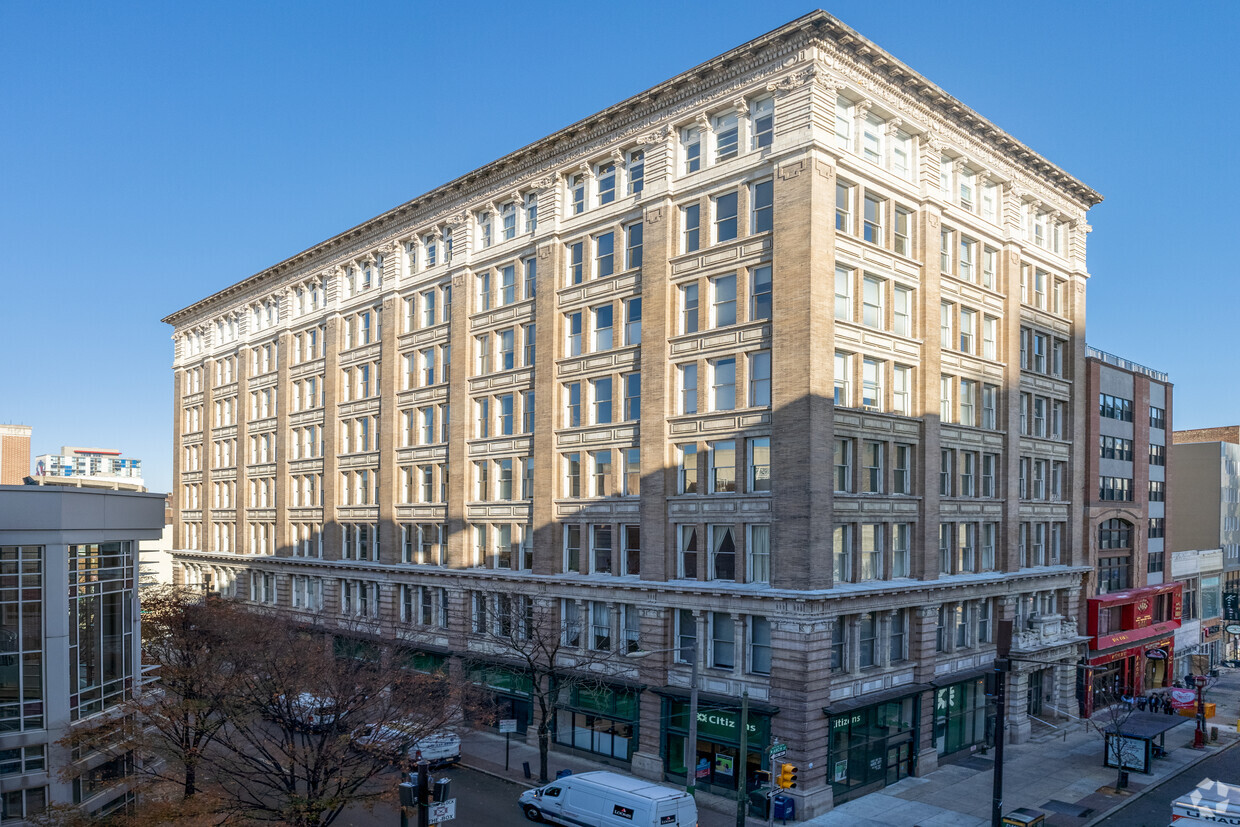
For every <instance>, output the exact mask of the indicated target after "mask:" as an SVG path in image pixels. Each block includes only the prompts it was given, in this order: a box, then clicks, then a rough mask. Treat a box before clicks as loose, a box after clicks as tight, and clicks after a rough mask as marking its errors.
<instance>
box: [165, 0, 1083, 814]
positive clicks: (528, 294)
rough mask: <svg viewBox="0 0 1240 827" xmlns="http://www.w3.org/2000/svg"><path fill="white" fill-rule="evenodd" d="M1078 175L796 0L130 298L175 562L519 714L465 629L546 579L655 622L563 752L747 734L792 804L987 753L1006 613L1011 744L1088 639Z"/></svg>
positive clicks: (642, 765)
mask: <svg viewBox="0 0 1240 827" xmlns="http://www.w3.org/2000/svg"><path fill="white" fill-rule="evenodd" d="M1099 200H1100V196H1099V195H1098V194H1097V193H1095V192H1094V191H1093V190H1091V189H1089V188H1088V187H1087V186H1085V185H1084V184H1082V183H1081V182H1079V181H1077V180H1076V179H1074V178H1072V177H1071V176H1070V175H1068V174H1066V173H1065V172H1063V171H1062V170H1060V169H1058V168H1057V167H1055V166H1054V165H1053V164H1051V163H1050V162H1048V161H1046V160H1044V159H1042V158H1040V157H1039V156H1037V155H1036V153H1034V152H1033V151H1032V150H1030V149H1029V148H1027V147H1025V146H1023V145H1021V144H1020V143H1019V142H1018V141H1016V140H1015V139H1014V138H1012V137H1011V136H1009V135H1007V134H1005V133H1003V132H1002V131H1001V130H999V129H998V128H997V127H995V126H993V125H991V124H989V123H988V122H987V121H986V120H985V119H984V118H983V117H982V116H981V115H978V114H977V113H974V112H972V111H971V110H969V109H968V108H967V107H965V106H964V105H963V104H961V103H959V102H958V101H955V100H954V99H952V98H951V97H950V96H948V95H947V93H945V92H943V91H942V90H941V89H939V88H938V87H936V86H934V85H933V84H931V83H929V82H928V81H926V80H925V79H924V78H922V77H921V76H920V75H918V74H917V73H916V72H915V71H914V70H912V69H911V68H909V67H907V66H905V65H904V64H902V63H901V62H900V61H899V60H898V59H896V58H895V57H894V56H892V55H890V54H888V53H886V52H884V51H883V50H882V49H880V48H879V47H877V46H876V45H874V44H873V43H871V42H870V41H868V40H866V39H865V38H864V37H863V36H862V35H860V34H859V33H857V32H855V31H853V30H851V29H849V28H847V27H846V26H844V25H843V24H841V23H840V22H839V21H838V20H836V19H834V18H833V17H831V16H830V15H827V14H825V13H822V12H814V13H812V14H809V15H807V16H805V17H803V18H801V19H799V20H797V21H795V22H793V23H791V24H789V25H787V26H784V27H782V28H780V29H778V30H776V31H774V32H771V33H769V34H767V35H763V36H762V37H760V38H758V39H757V40H754V41H752V42H751V43H748V44H745V45H744V46H741V47H739V48H737V49H735V50H732V51H730V52H728V53H727V54H725V55H722V56H720V57H718V58H715V59H712V60H711V61H708V62H707V63H705V64H703V65H701V66H699V67H697V68H695V69H692V70H690V71H688V72H686V73H684V74H682V75H680V76H678V77H676V78H674V79H672V80H669V81H667V82H665V83H662V84H660V85H659V86H657V87H655V88H654V89H652V90H649V91H647V92H643V93H641V94H639V95H637V96H635V97H633V98H631V99H629V100H627V101H624V102H622V103H620V104H617V105H616V106H613V107H611V108H609V109H608V110H606V111H605V112H603V113H600V114H598V115H595V116H591V117H589V118H587V119H585V120H583V121H581V122H579V123H577V124H575V125H573V126H571V127H569V128H568V129H565V130H563V131H561V132H558V133H556V134H554V135H551V136H549V137H547V138H545V139H542V140H540V141H537V142H535V143H533V144H531V145H530V146H529V147H527V148H525V149H522V150H519V151H517V152H515V153H513V154H512V155H510V156H507V157H505V158H503V159H501V160H500V161H496V162H494V163H492V164H489V165H487V166H485V167H483V168H481V169H479V170H476V171H474V172H471V173H468V174H467V175H465V176H463V177H462V178H461V179H459V180H457V181H455V182H451V183H449V184H446V185H444V186H442V187H440V188H437V189H436V190H434V191H432V192H430V193H428V194H426V195H424V196H420V197H418V198H417V199H415V200H413V201H411V202H409V203H407V204H405V205H402V206H400V207H397V208H396V209H393V210H391V211H390V212H388V213H385V214H383V215H381V216H378V217H376V218H374V219H372V220H370V221H367V222H366V223H364V224H363V225H361V226H359V227H356V228H354V229H351V230H348V231H347V232H345V233H342V234H341V235H339V236H336V237H334V238H332V239H328V240H325V241H324V242H322V243H320V244H317V245H315V247H314V248H313V249H310V250H307V251H306V252H304V253H300V254H298V255H296V256H294V257H293V258H290V259H289V260H288V261H285V262H283V263H281V264H279V265H276V266H275V267H272V268H270V269H268V270H264V271H262V272H260V273H258V274H256V275H254V276H251V277H249V278H246V279H244V280H242V281H240V282H239V283H236V284H232V285H230V286H224V287H223V288H222V289H221V290H220V291H219V292H217V293H215V294H214V295H211V296H208V297H206V298H204V299H202V300H201V301H199V302H196V303H195V304H193V305H192V306H189V307H186V308H184V309H182V310H179V311H177V312H176V313H173V314H172V315H170V316H169V317H168V318H167V319H165V321H166V322H168V323H169V324H171V325H172V327H173V341H174V345H175V352H174V374H173V380H174V384H173V394H174V403H175V422H174V434H175V450H174V458H173V459H174V481H175V490H174V496H175V497H176V503H177V507H176V516H175V537H176V545H177V548H176V550H175V552H174V561H175V566H176V576H177V577H178V579H179V580H180V582H183V583H187V584H193V585H197V586H201V587H204V588H209V589H211V590H213V591H218V592H222V593H224V594H226V595H229V596H233V597H236V598H238V599H243V600H250V601H253V602H255V603H259V604H268V605H278V606H281V607H284V608H285V609H287V610H289V611H293V612H299V613H302V614H304V616H305V617H307V618H308V619H310V618H313V619H315V621H316V622H319V623H322V624H325V625H328V626H331V625H332V624H335V625H336V626H337V628H338V634H340V635H341V636H347V635H360V634H366V635H369V636H370V637H371V638H373V639H377V640H380V641H383V642H385V643H386V644H388V645H391V646H394V647H397V646H398V647H402V648H406V649H408V650H411V651H412V652H413V653H414V654H415V657H416V658H418V659H419V662H422V663H435V664H441V665H442V666H443V667H444V668H446V669H449V670H450V671H451V672H453V673H454V674H457V675H459V676H460V677H461V679H462V680H471V681H473V682H475V683H477V684H479V685H480V686H483V687H485V688H486V690H487V691H488V692H491V693H492V694H493V695H494V696H495V698H496V700H497V701H498V702H500V703H501V704H503V705H504V707H505V709H506V710H508V714H506V715H505V716H504V717H512V718H515V719H517V720H518V729H519V732H520V733H526V732H527V727H528V731H529V732H530V733H533V728H532V727H529V724H530V722H531V720H532V719H531V703H532V700H531V697H530V694H529V691H528V689H527V688H525V687H527V685H528V684H527V676H523V675H522V674H520V673H519V672H518V673H514V672H513V671H512V669H511V664H505V663H502V662H499V661H497V660H495V659H492V658H489V657H488V654H487V653H488V649H487V643H486V641H485V639H484V635H485V633H486V632H487V631H488V630H492V629H494V628H496V627H497V624H498V625H499V627H500V628H502V627H503V624H505V623H507V622H508V620H507V618H508V616H509V609H508V608H507V607H511V606H513V605H521V603H520V601H534V600H537V601H540V602H541V603H544V604H545V605H548V606H551V607H553V608H554V610H555V611H556V613H557V614H558V616H559V622H560V623H561V624H562V632H563V635H564V641H565V644H566V645H567V646H569V648H570V649H572V650H574V651H576V650H580V651H587V650H594V651H596V652H597V651H617V650H618V651H619V652H627V651H630V650H634V649H642V650H646V651H649V652H651V653H652V656H651V657H646V658H643V659H641V660H640V661H633V660H630V659H626V658H620V657H617V658H616V659H615V662H614V670H613V671H612V672H611V673H609V674H608V676H607V677H606V678H605V679H604V680H603V683H604V684H606V685H605V686H604V687H602V688H601V689H600V690H599V691H598V692H596V693H593V694H592V695H591V696H590V697H588V698H587V697H576V696H574V697H568V695H569V694H571V693H566V694H565V697H563V698H561V699H560V703H561V706H560V708H559V709H558V711H557V717H556V725H555V732H554V733H553V738H554V741H555V744H556V746H557V748H558V749H565V750H577V751H582V752H586V753H589V754H592V755H601V756H604V757H605V758H606V759H607V760H610V761H613V762H616V763H618V764H620V765H622V766H625V767H628V768H631V769H632V770H633V771H634V772H635V773H638V774H640V775H644V776H648V777H654V778H660V779H666V780H669V781H676V782H680V783H684V781H685V778H686V773H688V772H692V773H694V774H695V776H696V777H697V784H698V786H699V788H700V789H701V790H703V791H704V792H706V793H711V792H713V793H719V794H721V795H727V796H732V795H734V794H735V790H736V788H737V786H738V783H740V782H742V781H743V782H746V783H751V782H754V781H755V780H756V773H757V772H758V771H759V770H760V769H767V768H768V767H767V759H766V757H765V755H766V753H764V751H763V750H764V747H765V746H767V745H768V744H769V743H770V740H771V738H772V737H777V738H778V739H779V740H780V741H782V742H784V743H786V744H788V751H789V752H788V754H789V760H792V761H794V762H797V763H798V764H799V765H800V767H801V776H800V778H801V780H800V782H799V786H798V789H797V790H795V791H793V792H792V795H794V796H795V797H796V799H797V802H798V803H797V811H798V813H799V814H807V815H812V814H814V813H816V812H821V811H823V810H825V809H828V808H829V807H830V806H832V803H833V802H840V801H844V800H847V799H849V798H853V797H856V796H858V795H861V794H864V793H865V792H868V791H871V790H874V789H876V788H879V787H882V786H883V785H885V784H887V783H892V782H894V781H896V780H898V779H899V778H903V777H905V776H908V775H910V774H923V773H925V772H928V771H930V770H932V769H933V768H934V767H935V766H937V765H938V763H939V762H940V760H942V761H950V760H955V759H959V758H964V757H967V756H968V755H969V754H971V753H972V752H973V751H975V750H977V749H978V748H980V747H981V746H983V745H985V744H987V743H989V742H990V741H991V740H992V739H993V720H994V719H993V705H992V704H991V701H990V698H991V697H992V695H993V686H992V680H993V677H994V676H993V661H994V654H995V642H994V638H995V629H996V625H997V623H996V621H998V620H1000V619H1008V620H1012V621H1014V622H1015V624H1016V636H1015V637H1016V639H1015V641H1014V648H1015V651H1016V653H1019V654H1021V655H1022V656H1023V657H1024V658H1025V659H1024V660H1022V661H1020V662H1018V663H1017V664H1016V666H1015V667H1014V669H1015V671H1014V672H1013V674H1012V677H1011V682H1010V684H1009V687H1010V688H1009V692H1010V694H1009V697H1010V698H1011V709H1010V712H1009V713H1008V721H1009V722H1010V731H1009V737H1010V738H1012V739H1014V740H1022V739H1024V738H1027V737H1028V736H1029V734H1030V730H1031V727H1032V725H1033V721H1034V718H1037V717H1053V716H1055V715H1059V714H1063V710H1064V709H1065V708H1069V709H1070V708H1071V707H1072V705H1073V693H1074V685H1075V681H1076V675H1077V671H1078V670H1077V663H1078V661H1079V659H1080V658H1081V657H1082V656H1083V655H1084V645H1083V643H1084V640H1085V638H1084V635H1083V634H1082V633H1081V632H1082V630H1080V629H1078V627H1077V624H1076V620H1075V617H1074V616H1075V615H1076V614H1077V612H1078V607H1079V606H1080V605H1081V602H1082V598H1083V586H1084V581H1085V575H1086V574H1087V573H1088V572H1090V571H1091V557H1090V546H1089V543H1088V542H1086V541H1084V540H1083V538H1082V529H1083V526H1084V524H1085V520H1084V515H1083V512H1082V506H1083V504H1084V489H1085V487H1086V474H1085V468H1086V449H1087V448H1088V449H1089V451H1090V452H1092V451H1093V450H1095V449H1094V448H1093V446H1087V444H1086V442H1085V441H1084V440H1083V439H1082V438H1081V437H1082V435H1083V434H1084V433H1085V418H1086V411H1087V410H1088V409H1089V408H1091V407H1092V405H1093V400H1092V399H1090V398H1089V397H1088V396H1087V395H1086V394H1085V387H1086V379H1085V344H1084V325H1085V315H1084V314H1085V301H1084V298H1085V289H1086V280H1087V268H1086V262H1085V247H1086V236H1087V233H1088V230H1089V227H1088V225H1087V223H1086V213H1087V211H1088V209H1089V208H1090V207H1091V206H1092V205H1094V204H1095V203H1097V202H1098V201H1099ZM827 288H831V289H830V290H828V289H827ZM1088 482H1089V485H1090V486H1091V487H1092V486H1093V485H1094V482H1095V481H1094V480H1089V481H1088ZM514 601H515V602H514ZM690 659H695V660H696V664H697V666H698V668H699V670H700V675H701V678H700V689H701V690H702V697H703V698H704V699H705V700H704V702H703V704H704V705H703V706H702V711H701V713H700V717H699V726H698V728H697V734H698V738H697V743H692V744H690V743H687V741H688V738H687V736H688V733H687V730H686V728H685V723H686V719H687V712H686V703H687V697H688V694H689V685H690V681H691V675H692V674H693V673H694V670H693V669H692V667H691V665H690ZM743 693H747V694H748V697H749V699H750V704H749V709H750V729H751V734H750V736H749V737H748V739H747V748H746V749H747V753H748V754H746V755H742V754H741V742H740V740H739V738H738V734H739V732H740V726H739V722H738V715H737V712H736V709H737V707H738V706H739V704H740V699H741V697H742V694H743ZM702 716H704V717H702ZM531 737H532V736H531ZM733 768H735V770H734V769H733ZM738 779H739V781H738Z"/></svg>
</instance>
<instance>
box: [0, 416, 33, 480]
mask: <svg viewBox="0 0 1240 827" xmlns="http://www.w3.org/2000/svg"><path fill="white" fill-rule="evenodd" d="M32 430H33V429H32V428H31V427H30V426H29V425H0V485H21V484H22V480H24V479H26V477H27V476H28V475H29V474H30V434H31V432H32Z"/></svg>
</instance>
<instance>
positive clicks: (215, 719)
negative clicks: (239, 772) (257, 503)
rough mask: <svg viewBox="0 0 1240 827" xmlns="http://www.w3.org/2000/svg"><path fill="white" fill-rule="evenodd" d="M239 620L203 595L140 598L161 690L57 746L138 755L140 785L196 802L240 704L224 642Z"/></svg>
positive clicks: (161, 591) (162, 593) (73, 772)
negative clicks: (203, 773) (171, 790)
mask: <svg viewBox="0 0 1240 827" xmlns="http://www.w3.org/2000/svg"><path fill="white" fill-rule="evenodd" d="M241 620H243V618H242V615H241V610H240V609H239V608H237V607H235V606H233V605H231V604H228V603H224V602H221V601H219V600H218V599H216V598H207V597H204V596H203V595H202V593H201V592H194V591H190V590H186V589H180V588H175V587H161V588H157V589H154V590H151V591H144V592H143V595H142V649H143V664H144V665H145V666H147V667H151V668H152V674H153V676H155V677H156V678H157V679H158V683H157V684H151V685H149V686H147V687H146V688H145V690H146V691H140V692H135V694H134V695H133V696H132V697H131V698H130V699H128V700H126V701H125V702H124V703H122V704H120V705H119V706H118V707H116V708H114V709H113V710H111V711H110V712H109V714H106V715H100V716H96V717H94V718H91V719H88V720H86V721H84V722H82V723H81V724H78V725H77V726H75V727H74V728H73V729H72V731H71V732H70V734H69V735H68V736H67V737H66V738H65V739H63V742H62V745H63V746H66V747H68V748H70V749H73V750H75V751H76V752H78V753H79V754H94V755H101V756H103V757H104V758H105V759H109V760H118V759H125V760H128V759H129V758H130V757H132V756H137V757H138V759H139V760H137V761H136V762H134V766H133V768H134V772H135V773H136V774H137V775H138V776H139V778H140V780H141V781H143V782H145V783H146V784H148V785H153V786H163V785H165V784H175V785H177V786H178V787H179V788H180V798H181V800H182V801H187V800H188V799H190V798H191V797H193V796H194V795H195V794H196V793H197V792H198V790H199V773H200V770H201V767H202V765H203V762H204V760H206V759H205V756H206V752H207V750H208V749H209V747H210V746H211V744H212V742H213V741H214V740H215V739H216V737H217V736H218V735H219V732H220V729H221V728H222V727H223V725H224V722H225V721H226V720H227V716H228V714H229V711H230V708H231V707H232V706H233V705H234V704H235V702H236V700H237V693H236V690H237V687H238V669H237V666H238V662H237V653H236V652H235V651H233V650H232V648H231V646H230V644H229V639H230V638H231V636H232V635H233V634H234V630H235V629H236V626H237V624H238V622H240V621H241ZM97 760H98V759H96V761H97ZM84 772H86V770H84V769H83V768H82V767H81V766H78V765H72V766H70V767H68V768H66V770H65V771H64V774H65V775H66V776H67V777H66V780H68V779H69V778H72V777H76V776H77V775H80V774H82V773H84Z"/></svg>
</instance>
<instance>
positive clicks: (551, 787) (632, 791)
mask: <svg viewBox="0 0 1240 827" xmlns="http://www.w3.org/2000/svg"><path fill="white" fill-rule="evenodd" d="M520 804H521V809H522V810H523V811H524V812H525V817H526V818H528V819H529V820H530V821H547V822H550V823H552V824H568V825H573V826H574V827H577V826H578V825H580V827H631V825H638V826H639V827H697V823H698V820H697V804H696V803H695V802H694V800H693V797H692V796H691V795H689V794H688V793H686V792H685V791H684V790H673V789H670V788H668V787H663V786H660V785H658V784H656V783H654V782H653V781H645V780H643V779H641V778H634V777H632V776H630V775H620V774H619V773H615V772H583V773H582V774H581V775H570V776H567V777H565V778H561V779H560V780H558V781H555V782H553V783H551V784H548V785H546V786H545V787H538V788H537V789H533V790H526V791H525V792H523V793H521V798H520Z"/></svg>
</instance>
